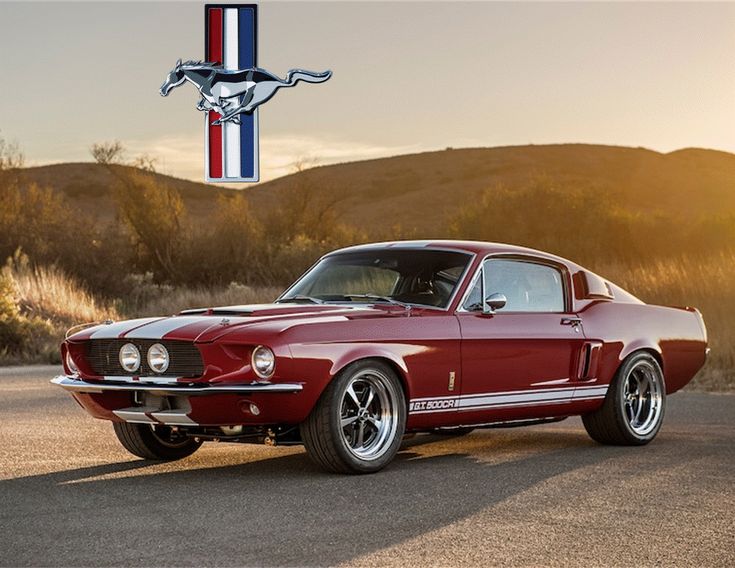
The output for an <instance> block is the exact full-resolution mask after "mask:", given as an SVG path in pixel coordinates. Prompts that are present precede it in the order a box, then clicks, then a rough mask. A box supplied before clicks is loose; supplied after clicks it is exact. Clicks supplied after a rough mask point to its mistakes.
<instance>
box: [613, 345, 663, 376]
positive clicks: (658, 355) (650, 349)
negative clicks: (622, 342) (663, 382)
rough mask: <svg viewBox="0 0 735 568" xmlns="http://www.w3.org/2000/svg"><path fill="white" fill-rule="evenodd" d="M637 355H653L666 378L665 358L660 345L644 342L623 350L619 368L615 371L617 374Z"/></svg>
mask: <svg viewBox="0 0 735 568" xmlns="http://www.w3.org/2000/svg"><path fill="white" fill-rule="evenodd" d="M637 353H648V354H649V355H651V356H652V357H653V358H654V359H656V362H657V363H658V365H659V367H661V372H662V373H664V377H665V376H666V374H665V369H664V357H663V353H662V351H661V348H660V347H659V346H658V345H652V344H650V343H648V342H642V341H641V342H635V343H631V344H630V345H629V346H628V347H627V348H626V349H623V351H621V352H620V357H619V361H618V366H617V369H615V372H617V371H618V370H619V369H620V367H621V366H622V365H623V363H625V361H626V360H627V359H628V358H629V357H631V356H632V355H635V354H637Z"/></svg>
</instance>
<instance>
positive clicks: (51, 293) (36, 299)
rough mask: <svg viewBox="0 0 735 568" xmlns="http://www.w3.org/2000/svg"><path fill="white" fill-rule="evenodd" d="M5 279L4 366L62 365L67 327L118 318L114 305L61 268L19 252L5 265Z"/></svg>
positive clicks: (0, 324) (0, 321)
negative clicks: (61, 346) (34, 262)
mask: <svg viewBox="0 0 735 568" xmlns="http://www.w3.org/2000/svg"><path fill="white" fill-rule="evenodd" d="M2 277H3V281H4V288H3V293H4V297H3V298H2V301H3V302H4V305H5V306H6V309H5V310H4V313H3V315H2V316H3V317H2V318H1V319H0V327H1V328H2V329H0V331H2V336H3V337H4V341H5V344H4V345H0V364H12V363H24V362H29V363H30V362H48V363H58V362H59V361H60V356H59V344H60V343H61V341H62V340H63V338H64V334H65V332H66V330H67V329H69V328H70V327H72V326H73V325H76V324H79V323H87V322H94V321H101V320H104V319H108V318H116V317H118V314H117V312H116V311H115V309H114V308H113V307H112V306H105V305H102V304H101V303H100V302H98V301H97V300H96V299H95V298H94V297H93V296H92V295H91V294H90V293H89V292H87V291H86V290H85V289H84V288H83V287H82V286H81V285H80V284H79V283H78V282H77V281H76V280H74V279H73V278H69V277H68V276H67V275H66V274H64V273H63V272H62V271H61V270H59V269H58V268H56V267H33V266H31V265H30V264H29V263H28V261H27V259H25V258H24V257H22V256H18V257H16V258H15V259H14V262H11V263H10V264H9V265H8V266H6V267H5V268H3V271H2Z"/></svg>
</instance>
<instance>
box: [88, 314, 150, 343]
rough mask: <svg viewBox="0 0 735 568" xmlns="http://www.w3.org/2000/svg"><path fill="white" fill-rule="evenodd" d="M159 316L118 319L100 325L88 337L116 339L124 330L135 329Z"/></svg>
mask: <svg viewBox="0 0 735 568" xmlns="http://www.w3.org/2000/svg"><path fill="white" fill-rule="evenodd" d="M160 319H161V318H140V319H133V320H125V321H118V322H115V323H111V324H109V325H102V326H100V327H99V329H98V330H97V331H94V332H92V334H91V335H90V336H89V339H117V338H118V337H120V335H121V334H123V333H125V332H126V331H130V330H132V329H135V328H136V327H138V326H141V325H144V324H146V323H151V322H154V321H158V320H160Z"/></svg>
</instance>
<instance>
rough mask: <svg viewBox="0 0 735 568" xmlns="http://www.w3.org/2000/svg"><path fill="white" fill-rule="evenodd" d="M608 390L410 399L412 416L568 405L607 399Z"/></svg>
mask: <svg viewBox="0 0 735 568" xmlns="http://www.w3.org/2000/svg"><path fill="white" fill-rule="evenodd" d="M607 390H608V385H584V386H579V387H564V388H554V389H533V390H524V391H506V392H498V393H478V394H469V395H460V396H454V397H425V398H416V399H411V401H410V403H409V413H410V414H426V413H429V412H456V411H460V412H461V411H464V412H471V411H476V410H483V409H489V408H513V407H516V406H539V405H547V404H567V403H571V402H576V401H583V400H596V399H600V398H604V397H605V395H606V394H607Z"/></svg>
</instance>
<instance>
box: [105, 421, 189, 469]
mask: <svg viewBox="0 0 735 568" xmlns="http://www.w3.org/2000/svg"><path fill="white" fill-rule="evenodd" d="M112 425H113V428H114V429H115V434H116V435H117V439H118V440H120V443H121V444H122V445H123V447H124V448H125V449H126V450H127V451H129V452H130V453H131V454H133V455H135V456H138V457H139V458H143V459H146V460H156V461H173V460H180V459H181V458H185V457H187V456H190V455H191V454H193V453H194V452H196V451H197V450H198V449H199V446H201V445H202V443H201V442H197V441H196V440H194V439H193V438H189V437H187V436H174V435H173V434H172V432H171V429H170V428H168V427H167V426H151V425H150V424H131V423H129V422H113V423H112Z"/></svg>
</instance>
